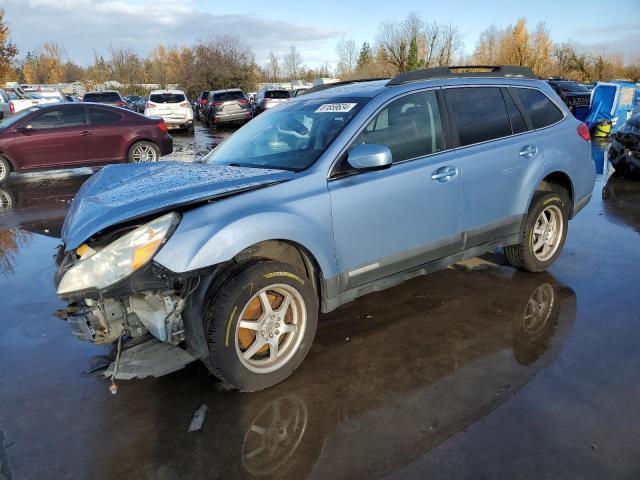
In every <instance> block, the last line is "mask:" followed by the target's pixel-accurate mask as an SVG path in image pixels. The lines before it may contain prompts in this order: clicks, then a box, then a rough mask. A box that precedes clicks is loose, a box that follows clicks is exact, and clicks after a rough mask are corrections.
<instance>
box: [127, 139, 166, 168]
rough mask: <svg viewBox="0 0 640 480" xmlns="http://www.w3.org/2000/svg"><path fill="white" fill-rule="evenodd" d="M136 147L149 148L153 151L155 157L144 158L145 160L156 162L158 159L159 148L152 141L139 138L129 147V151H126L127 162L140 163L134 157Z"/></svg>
mask: <svg viewBox="0 0 640 480" xmlns="http://www.w3.org/2000/svg"><path fill="white" fill-rule="evenodd" d="M138 148H150V149H151V150H153V152H154V153H155V158H153V159H150V160H146V161H147V162H157V161H158V160H159V159H160V149H159V148H158V146H157V145H156V144H155V143H153V142H148V141H146V140H140V141H138V142H135V143H134V144H133V145H131V146H130V147H129V151H128V152H127V162H129V163H142V162H140V161H137V160H136V159H135V155H136V150H137V149H138Z"/></svg>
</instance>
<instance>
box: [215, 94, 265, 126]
mask: <svg viewBox="0 0 640 480" xmlns="http://www.w3.org/2000/svg"><path fill="white" fill-rule="evenodd" d="M203 108H204V110H203V117H204V123H205V124H207V125H208V126H209V127H213V126H214V125H220V124H221V123H230V122H247V121H249V120H251V118H252V117H253V112H252V111H251V105H250V104H249V100H248V99H247V96H246V95H245V94H244V92H243V91H242V90H240V89H239V88H230V89H227V90H213V91H211V92H209V95H208V96H207V103H206V105H204V106H203Z"/></svg>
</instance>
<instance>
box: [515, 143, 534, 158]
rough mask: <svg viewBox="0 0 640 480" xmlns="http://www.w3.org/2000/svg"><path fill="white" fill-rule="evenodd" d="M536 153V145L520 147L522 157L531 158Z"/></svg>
mask: <svg viewBox="0 0 640 480" xmlns="http://www.w3.org/2000/svg"><path fill="white" fill-rule="evenodd" d="M537 154H538V147H536V146H535V145H525V146H524V147H522V148H521V149H520V153H518V155H520V156H521V157H522V158H533V157H535V156H536V155H537Z"/></svg>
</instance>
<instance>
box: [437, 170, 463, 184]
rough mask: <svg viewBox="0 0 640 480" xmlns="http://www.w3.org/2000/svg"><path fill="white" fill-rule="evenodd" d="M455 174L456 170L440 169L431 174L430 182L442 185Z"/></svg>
mask: <svg viewBox="0 0 640 480" xmlns="http://www.w3.org/2000/svg"><path fill="white" fill-rule="evenodd" d="M457 174H458V169H457V168H454V167H441V168H439V169H437V170H436V171H435V172H433V173H432V174H431V180H434V181H437V182H441V183H444V182H448V181H450V180H452V179H453V177H455V176H456V175H457Z"/></svg>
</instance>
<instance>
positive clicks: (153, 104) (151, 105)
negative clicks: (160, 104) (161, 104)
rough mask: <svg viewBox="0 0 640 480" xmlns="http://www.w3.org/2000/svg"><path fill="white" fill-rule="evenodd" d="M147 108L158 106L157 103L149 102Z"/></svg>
mask: <svg viewBox="0 0 640 480" xmlns="http://www.w3.org/2000/svg"><path fill="white" fill-rule="evenodd" d="M147 108H156V105H155V103H151V102H147Z"/></svg>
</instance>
